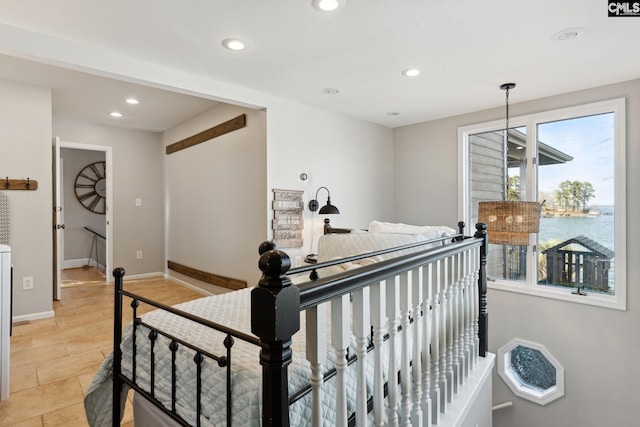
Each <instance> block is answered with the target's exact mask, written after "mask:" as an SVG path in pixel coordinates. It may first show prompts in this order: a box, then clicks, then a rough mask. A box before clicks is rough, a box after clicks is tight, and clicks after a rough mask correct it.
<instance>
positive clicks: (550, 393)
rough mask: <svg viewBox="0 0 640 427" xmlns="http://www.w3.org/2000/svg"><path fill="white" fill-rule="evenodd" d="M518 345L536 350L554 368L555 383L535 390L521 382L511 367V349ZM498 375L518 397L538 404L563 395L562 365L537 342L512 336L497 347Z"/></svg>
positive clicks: (544, 403)
mask: <svg viewBox="0 0 640 427" xmlns="http://www.w3.org/2000/svg"><path fill="white" fill-rule="evenodd" d="M518 346H523V347H527V348H530V349H533V350H538V351H539V352H540V353H542V355H543V356H544V357H545V358H546V359H547V360H548V361H549V363H550V364H551V365H552V366H553V368H554V369H555V370H556V384H555V385H554V386H553V387H550V388H548V389H546V390H537V389H535V388H533V387H531V386H529V385H527V384H523V383H522V382H521V381H520V379H519V378H518V374H517V373H516V372H514V371H513V368H512V367H511V351H512V350H514V349H515V348H516V347H518ZM497 358H498V375H499V376H500V378H502V380H503V381H504V382H505V384H507V386H508V387H509V389H511V391H512V392H513V394H515V395H516V396H518V397H522V398H523V399H527V400H530V401H532V402H535V403H537V404H539V405H546V404H547V403H549V402H553V401H554V400H556V399H559V398H561V397H562V396H564V367H563V366H562V365H561V364H560V362H558V361H557V360H556V358H555V357H553V355H552V354H551V352H549V350H547V348H546V347H545V346H544V345H542V344H539V343H535V342H532V341H527V340H523V339H520V338H514V339H513V340H511V341H510V342H508V343H507V344H505V345H504V346H502V347H500V348H499V349H498V357H497Z"/></svg>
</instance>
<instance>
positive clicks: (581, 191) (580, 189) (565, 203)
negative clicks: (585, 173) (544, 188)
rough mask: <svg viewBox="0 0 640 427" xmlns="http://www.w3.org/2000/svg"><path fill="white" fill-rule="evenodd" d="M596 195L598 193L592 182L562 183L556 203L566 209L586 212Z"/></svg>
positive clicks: (557, 192) (567, 181) (568, 181)
mask: <svg viewBox="0 0 640 427" xmlns="http://www.w3.org/2000/svg"><path fill="white" fill-rule="evenodd" d="M595 195H596V191H595V190H594V188H593V185H591V183H590V182H587V181H582V182H580V181H570V180H566V181H562V182H561V183H560V186H559V187H558V190H556V202H558V204H559V205H560V206H561V207H563V208H565V209H571V210H573V211H579V210H583V211H585V210H586V208H587V203H588V202H589V200H591V199H593V198H594V197H595Z"/></svg>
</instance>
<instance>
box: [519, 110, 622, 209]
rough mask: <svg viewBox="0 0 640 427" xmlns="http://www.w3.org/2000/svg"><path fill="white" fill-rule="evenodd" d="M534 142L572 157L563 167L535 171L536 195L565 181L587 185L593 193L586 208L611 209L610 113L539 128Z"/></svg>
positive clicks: (611, 131)
mask: <svg viewBox="0 0 640 427" xmlns="http://www.w3.org/2000/svg"><path fill="white" fill-rule="evenodd" d="M522 131H524V129H522ZM538 140H539V141H541V142H544V143H545V144H547V145H550V146H551V147H553V148H555V149H557V150H560V151H562V152H563V153H565V154H568V155H570V156H572V157H573V160H571V161H569V162H567V163H564V164H558V165H545V166H541V167H540V168H539V169H538V190H539V192H548V193H551V192H553V191H554V190H556V189H557V188H558V187H559V185H560V183H561V182H562V181H565V180H571V181H581V182H583V181H588V182H590V183H591V185H593V188H594V189H595V197H594V198H593V199H592V200H590V201H589V203H588V205H591V206H594V205H608V206H613V204H614V179H613V178H614V164H615V161H614V160H615V159H614V114H613V113H606V114H599V115H595V116H587V117H580V118H575V119H570V120H562V121H557V122H549V123H543V124H540V125H539V127H538Z"/></svg>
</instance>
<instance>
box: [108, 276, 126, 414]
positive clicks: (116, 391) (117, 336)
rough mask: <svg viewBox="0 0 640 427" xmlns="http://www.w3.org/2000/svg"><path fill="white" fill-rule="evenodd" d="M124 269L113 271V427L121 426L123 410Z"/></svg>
mask: <svg viewBox="0 0 640 427" xmlns="http://www.w3.org/2000/svg"><path fill="white" fill-rule="evenodd" d="M124 274H125V271H124V268H122V267H118V268H116V269H115V270H113V277H114V279H115V284H114V287H115V289H114V291H113V294H114V303H113V307H114V309H113V316H114V320H113V396H112V398H113V400H112V405H113V406H112V412H111V419H112V425H113V426H119V425H120V414H121V410H122V407H121V406H122V400H121V397H122V396H121V394H122V380H121V379H120V376H121V375H122V350H120V343H121V341H122V294H121V291H122V284H123V278H124Z"/></svg>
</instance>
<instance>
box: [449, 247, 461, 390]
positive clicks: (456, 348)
mask: <svg viewBox="0 0 640 427" xmlns="http://www.w3.org/2000/svg"><path fill="white" fill-rule="evenodd" d="M451 262H452V263H453V268H452V270H453V303H452V304H453V312H452V314H451V317H453V325H452V326H453V328H452V329H453V392H454V393H457V392H458V386H459V384H460V376H461V375H460V330H461V328H460V316H461V315H462V310H461V309H460V301H461V300H462V297H461V294H462V286H461V285H460V281H461V280H462V275H461V271H460V267H461V262H460V254H459V253H458V254H455V255H454V256H452V257H451Z"/></svg>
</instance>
